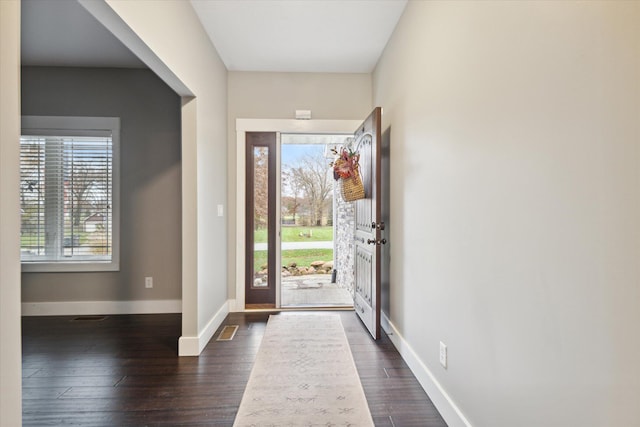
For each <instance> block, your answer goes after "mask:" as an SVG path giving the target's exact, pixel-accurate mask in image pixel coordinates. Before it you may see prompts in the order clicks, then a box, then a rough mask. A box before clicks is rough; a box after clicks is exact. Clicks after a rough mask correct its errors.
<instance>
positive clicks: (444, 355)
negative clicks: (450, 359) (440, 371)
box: [440, 341, 447, 369]
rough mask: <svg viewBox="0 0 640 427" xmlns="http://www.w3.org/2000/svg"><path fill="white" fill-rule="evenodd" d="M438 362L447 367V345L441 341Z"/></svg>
mask: <svg viewBox="0 0 640 427" xmlns="http://www.w3.org/2000/svg"><path fill="white" fill-rule="evenodd" d="M440 364H441V365H442V367H443V368H444V369H447V346H446V345H445V343H443V342H442V341H440Z"/></svg>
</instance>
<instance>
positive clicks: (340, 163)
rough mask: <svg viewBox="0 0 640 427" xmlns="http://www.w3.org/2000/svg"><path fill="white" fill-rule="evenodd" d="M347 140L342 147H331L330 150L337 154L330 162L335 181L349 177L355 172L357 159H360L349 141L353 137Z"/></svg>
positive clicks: (351, 140)
mask: <svg viewBox="0 0 640 427" xmlns="http://www.w3.org/2000/svg"><path fill="white" fill-rule="evenodd" d="M349 139H350V140H349V141H348V142H347V145H346V146H344V147H340V148H339V149H337V148H335V147H334V148H332V149H331V152H332V153H333V154H334V155H335V156H337V158H336V159H335V160H334V161H333V162H331V166H332V167H333V179H335V180H336V181H337V180H339V179H340V178H342V179H349V178H351V177H353V176H355V175H356V174H357V171H358V161H359V160H360V154H359V153H358V152H357V151H354V150H353V148H352V147H351V143H352V142H353V139H351V138H349Z"/></svg>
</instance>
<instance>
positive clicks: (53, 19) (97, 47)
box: [0, 0, 146, 68]
mask: <svg viewBox="0 0 640 427" xmlns="http://www.w3.org/2000/svg"><path fill="white" fill-rule="evenodd" d="M0 1H2V0H0ZM21 14H22V26H21V33H22V34H21V38H22V40H21V51H22V52H21V57H22V64H23V65H43V66H44V65H47V66H56V67H64V66H68V67H116V68H145V67H146V66H145V65H144V64H143V63H142V61H140V60H139V59H138V58H137V57H136V56H135V55H134V54H133V53H131V51H129V49H127V48H126V47H125V46H124V45H123V44H122V43H121V42H120V41H119V40H118V39H117V38H116V37H115V36H114V35H113V34H111V32H109V31H108V30H107V29H106V28H105V27H103V26H102V24H100V23H99V22H98V21H97V20H96V19H95V18H94V17H93V16H92V15H91V14H90V13H89V12H87V11H86V10H85V8H84V7H82V6H81V5H80V4H79V3H78V2H77V1H76V0H56V1H51V0H22V11H21Z"/></svg>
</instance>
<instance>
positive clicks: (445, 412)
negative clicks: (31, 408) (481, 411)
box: [381, 313, 473, 427]
mask: <svg viewBox="0 0 640 427" xmlns="http://www.w3.org/2000/svg"><path fill="white" fill-rule="evenodd" d="M381 324H382V328H383V329H384V331H385V332H386V333H387V335H388V336H389V339H390V340H391V342H392V343H393V345H394V346H395V347H396V349H397V350H398V352H399V353H400V355H401V356H402V358H403V359H404V361H405V362H407V365H409V369H411V372H413V375H415V377H416V378H417V379H418V382H419V383H420V385H421V386H422V388H423V389H424V391H425V392H426V393H427V394H428V395H429V398H430V399H431V401H432V402H433V404H434V405H435V406H436V408H437V409H438V411H439V412H440V415H442V418H444V420H445V421H446V423H447V425H449V427H473V426H472V425H471V423H470V422H469V420H467V418H466V417H465V416H464V414H463V413H462V411H461V410H460V408H459V407H458V405H456V403H455V402H454V401H453V399H452V398H451V396H449V394H447V392H446V390H445V389H444V388H443V387H442V385H441V384H440V383H439V382H438V380H437V379H436V377H435V376H434V375H433V373H431V371H430V370H429V368H427V365H425V364H424V362H423V361H422V360H421V359H420V358H419V357H418V355H417V354H416V352H415V351H414V350H413V348H412V347H411V345H409V343H408V342H407V341H406V340H405V339H404V338H403V336H402V335H401V334H400V333H399V332H398V330H397V329H396V327H395V326H394V325H393V323H391V320H389V318H388V317H387V316H386V315H385V314H384V313H382V319H381Z"/></svg>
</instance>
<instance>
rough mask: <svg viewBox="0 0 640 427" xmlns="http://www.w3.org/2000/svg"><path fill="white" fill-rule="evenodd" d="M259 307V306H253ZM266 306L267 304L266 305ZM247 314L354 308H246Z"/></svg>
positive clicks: (346, 307) (350, 307)
mask: <svg viewBox="0 0 640 427" xmlns="http://www.w3.org/2000/svg"><path fill="white" fill-rule="evenodd" d="M251 305H252V306H253V305H257V304H251ZM265 305H266V304H265ZM244 311H245V312H250V313H261V312H280V311H353V306H344V305H342V306H334V307H328V306H322V307H313V306H304V307H280V308H275V307H273V308H254V307H250V306H247V307H245V310H244Z"/></svg>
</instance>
